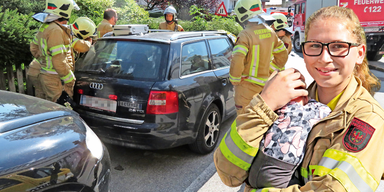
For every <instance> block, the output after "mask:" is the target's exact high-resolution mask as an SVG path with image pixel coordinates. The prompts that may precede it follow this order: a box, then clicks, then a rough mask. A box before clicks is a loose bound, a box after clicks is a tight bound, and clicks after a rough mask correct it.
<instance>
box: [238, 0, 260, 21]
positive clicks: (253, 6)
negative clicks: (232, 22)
mask: <svg viewBox="0 0 384 192" xmlns="http://www.w3.org/2000/svg"><path fill="white" fill-rule="evenodd" d="M235 13H236V15H237V18H239V21H240V22H244V21H246V20H248V19H251V18H253V17H254V16H256V15H259V14H261V13H264V11H263V7H262V6H261V1H260V0H239V1H238V2H237V3H236V5H235Z"/></svg>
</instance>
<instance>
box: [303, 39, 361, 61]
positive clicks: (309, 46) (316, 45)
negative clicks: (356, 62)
mask: <svg viewBox="0 0 384 192" xmlns="http://www.w3.org/2000/svg"><path fill="white" fill-rule="evenodd" d="M359 45H360V43H350V42H344V41H339V42H331V43H321V42H317V41H306V42H303V43H301V47H302V48H303V51H304V54H306V55H308V56H319V55H321V53H323V47H324V46H327V49H328V53H329V55H331V56H333V57H345V56H347V55H348V54H349V50H350V49H351V46H354V47H356V46H359Z"/></svg>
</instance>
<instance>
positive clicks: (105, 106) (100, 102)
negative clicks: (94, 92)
mask: <svg viewBox="0 0 384 192" xmlns="http://www.w3.org/2000/svg"><path fill="white" fill-rule="evenodd" d="M80 105H84V106H87V107H92V108H96V109H102V110H105V111H112V112H116V108H117V101H115V100H110V99H104V98H100V97H92V96H88V95H81V98H80Z"/></svg>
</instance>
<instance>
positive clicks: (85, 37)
mask: <svg viewBox="0 0 384 192" xmlns="http://www.w3.org/2000/svg"><path fill="white" fill-rule="evenodd" d="M69 28H70V29H71V31H72V34H73V36H75V38H73V39H72V48H73V53H74V54H75V53H77V54H76V55H73V56H72V58H77V57H78V56H79V53H85V52H87V51H88V50H89V48H90V47H91V45H92V38H91V36H94V35H95V32H96V25H95V23H94V22H93V21H92V20H91V19H89V18H88V17H79V18H77V19H76V20H75V21H74V22H73V24H71V25H70V26H69ZM75 61H76V59H74V60H73V64H75ZM71 70H72V71H74V66H72V67H71Z"/></svg>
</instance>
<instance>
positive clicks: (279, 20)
mask: <svg viewBox="0 0 384 192" xmlns="http://www.w3.org/2000/svg"><path fill="white" fill-rule="evenodd" d="M271 16H272V17H273V18H275V19H276V21H275V22H273V26H274V27H275V30H281V29H284V28H288V27H289V26H288V20H287V17H286V16H285V15H284V14H282V13H273V14H272V15H271Z"/></svg>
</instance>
